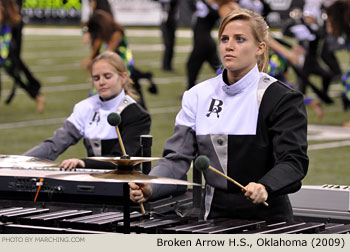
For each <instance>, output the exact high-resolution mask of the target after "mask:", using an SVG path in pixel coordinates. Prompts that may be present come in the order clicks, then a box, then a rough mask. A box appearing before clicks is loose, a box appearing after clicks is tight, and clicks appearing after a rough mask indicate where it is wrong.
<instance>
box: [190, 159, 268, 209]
mask: <svg viewBox="0 0 350 252" xmlns="http://www.w3.org/2000/svg"><path fill="white" fill-rule="evenodd" d="M194 167H195V168H196V169H198V170H201V171H205V170H207V169H210V170H211V171H213V172H215V173H216V174H218V175H220V176H222V177H224V178H226V179H227V180H228V181H230V182H232V183H233V184H235V185H236V186H238V187H239V188H241V189H242V190H243V191H244V192H246V191H247V188H245V187H244V186H243V185H241V184H240V183H238V182H237V181H236V180H234V179H232V178H230V177H229V176H227V175H226V174H224V173H222V172H221V171H219V170H217V169H215V168H214V167H212V166H210V162H209V159H208V157H207V156H204V155H200V156H198V157H197V158H196V160H195V161H194ZM263 204H264V205H265V206H269V204H268V203H267V202H264V203H263Z"/></svg>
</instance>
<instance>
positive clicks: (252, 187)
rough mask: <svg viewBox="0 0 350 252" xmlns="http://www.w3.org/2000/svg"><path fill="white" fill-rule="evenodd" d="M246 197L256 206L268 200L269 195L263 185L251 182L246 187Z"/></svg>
mask: <svg viewBox="0 0 350 252" xmlns="http://www.w3.org/2000/svg"><path fill="white" fill-rule="evenodd" d="M245 188H246V189H247V190H246V191H245V192H244V191H243V192H244V196H245V197H247V199H248V200H250V201H251V202H253V203H254V204H260V203H263V202H265V201H266V200H267V197H268V193H267V191H266V188H265V186H264V185H263V184H258V183H254V182H250V183H249V184H248V185H247V186H246V187H245Z"/></svg>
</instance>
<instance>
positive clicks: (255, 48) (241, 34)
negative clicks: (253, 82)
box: [220, 20, 266, 77]
mask: <svg viewBox="0 0 350 252" xmlns="http://www.w3.org/2000/svg"><path fill="white" fill-rule="evenodd" d="M265 46H266V45H265V43H258V42H257V41H256V40H255V38H254V35H253V33H252V29H251V27H250V22H249V21H248V20H233V21H231V22H229V23H228V24H227V25H226V27H225V28H224V30H223V32H222V35H221V37H220V56H221V62H222V64H223V65H224V67H225V68H226V69H227V70H228V71H230V72H232V73H234V74H235V75H236V76H240V77H243V76H244V75H245V74H247V73H248V72H249V71H250V70H251V69H252V68H253V67H254V66H255V64H256V63H257V58H258V56H260V55H262V54H263V53H264V50H265Z"/></svg>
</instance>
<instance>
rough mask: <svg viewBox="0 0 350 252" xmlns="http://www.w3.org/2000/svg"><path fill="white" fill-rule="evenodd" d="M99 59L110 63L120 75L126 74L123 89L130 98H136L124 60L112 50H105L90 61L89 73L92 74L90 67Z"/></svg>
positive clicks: (137, 97)
mask: <svg viewBox="0 0 350 252" xmlns="http://www.w3.org/2000/svg"><path fill="white" fill-rule="evenodd" d="M101 60H105V61H106V62H107V63H108V64H110V65H111V66H112V67H113V68H114V69H115V70H116V72H117V73H118V74H119V75H122V74H124V73H126V74H127V80H126V83H125V85H124V87H123V89H124V90H125V93H126V94H127V95H129V96H130V97H131V98H133V99H135V100H138V99H139V96H138V95H137V93H136V91H135V89H134V82H133V81H132V79H130V76H129V73H128V70H127V68H126V65H125V62H124V61H123V59H122V58H121V57H120V56H119V55H118V54H117V53H115V52H112V51H105V52H103V53H101V54H99V55H97V56H96V57H95V58H94V59H93V60H92V62H91V66H90V74H92V67H93V65H94V64H95V63H96V62H98V61H101Z"/></svg>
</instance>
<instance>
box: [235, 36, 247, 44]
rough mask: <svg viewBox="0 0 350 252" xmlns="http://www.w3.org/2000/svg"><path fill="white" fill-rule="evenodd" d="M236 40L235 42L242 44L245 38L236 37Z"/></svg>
mask: <svg viewBox="0 0 350 252" xmlns="http://www.w3.org/2000/svg"><path fill="white" fill-rule="evenodd" d="M236 40H237V42H239V43H242V42H244V41H245V38H243V37H237V38H236Z"/></svg>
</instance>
